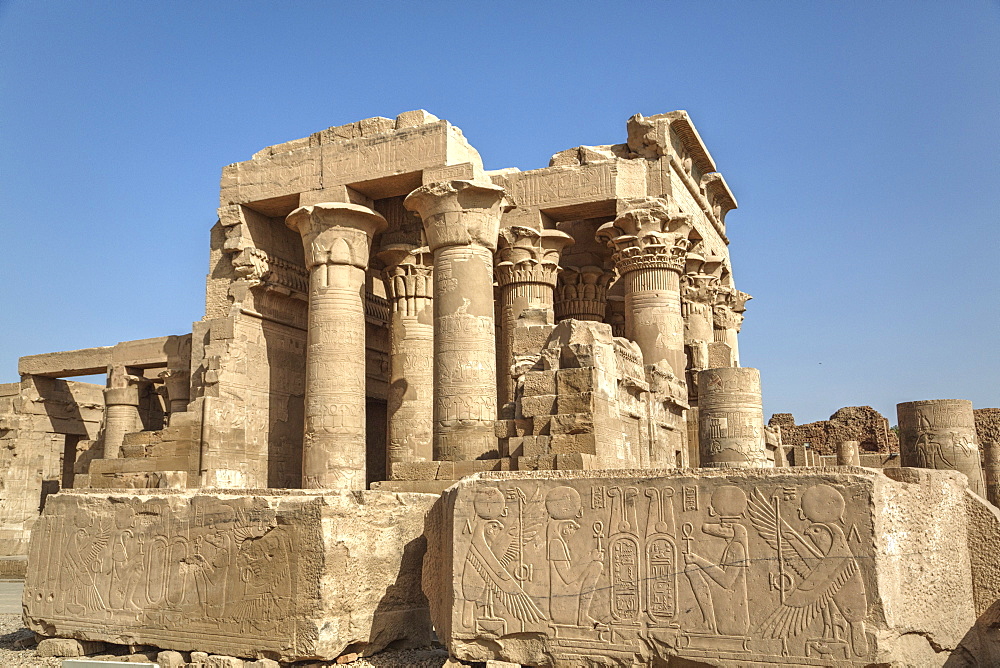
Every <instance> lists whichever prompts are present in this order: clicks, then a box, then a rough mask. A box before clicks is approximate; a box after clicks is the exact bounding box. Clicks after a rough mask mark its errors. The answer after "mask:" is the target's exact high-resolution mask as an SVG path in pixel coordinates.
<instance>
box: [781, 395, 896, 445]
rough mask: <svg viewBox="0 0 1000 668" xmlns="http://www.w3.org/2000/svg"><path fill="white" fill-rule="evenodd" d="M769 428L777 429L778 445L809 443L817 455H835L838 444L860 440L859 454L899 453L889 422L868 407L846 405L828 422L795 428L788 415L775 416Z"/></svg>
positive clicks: (792, 418) (894, 434) (791, 417)
mask: <svg viewBox="0 0 1000 668" xmlns="http://www.w3.org/2000/svg"><path fill="white" fill-rule="evenodd" d="M768 426H770V427H776V426H778V427H781V442H782V444H783V445H784V446H785V447H786V448H787V447H789V446H796V445H804V444H805V443H809V444H810V445H811V447H812V450H813V451H815V452H817V453H818V454H821V455H835V454H836V453H837V443H838V442H840V441H860V443H861V450H862V452H881V453H887V454H888V453H892V452H899V438H898V437H897V436H896V433H895V432H894V431H892V429H891V428H890V427H889V421H888V420H887V419H886V418H885V417H883V415H882V414H881V413H879V412H878V411H877V410H875V409H874V408H872V407H871V406H847V407H845V408H841V409H840V410H838V411H837V412H836V413H834V414H833V415H831V416H830V419H829V420H821V421H819V422H809V423H807V424H802V425H796V424H795V418H794V417H793V416H792V414H791V413H775V414H773V415H772V416H771V419H770V420H769V421H768Z"/></svg>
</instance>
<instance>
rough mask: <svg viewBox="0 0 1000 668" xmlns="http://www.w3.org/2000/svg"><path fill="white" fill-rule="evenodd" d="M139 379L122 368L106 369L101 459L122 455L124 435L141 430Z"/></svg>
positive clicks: (115, 457)
mask: <svg viewBox="0 0 1000 668" xmlns="http://www.w3.org/2000/svg"><path fill="white" fill-rule="evenodd" d="M138 383H139V377H138V376H133V375H131V374H129V373H128V372H127V371H126V370H125V368H124V367H120V366H112V367H108V386H107V387H106V388H105V389H104V458H105V459H117V458H118V457H120V456H121V449H122V444H123V443H124V442H125V434H128V433H131V432H133V431H136V430H139V429H142V427H141V425H140V424H139V385H138Z"/></svg>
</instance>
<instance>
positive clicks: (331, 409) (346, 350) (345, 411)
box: [286, 202, 386, 489]
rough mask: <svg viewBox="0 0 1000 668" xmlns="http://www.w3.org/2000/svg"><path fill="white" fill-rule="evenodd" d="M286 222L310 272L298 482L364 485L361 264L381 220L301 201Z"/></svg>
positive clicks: (352, 208)
mask: <svg viewBox="0 0 1000 668" xmlns="http://www.w3.org/2000/svg"><path fill="white" fill-rule="evenodd" d="M286 222H287V224H288V226H289V227H290V228H292V229H293V230H296V231H298V232H299V234H301V235H302V244H303V247H304V249H305V257H306V268H307V269H308V271H309V319H308V339H307V340H308V343H307V347H306V390H305V433H304V435H303V445H302V486H303V487H306V488H316V489H364V488H365V486H366V467H365V465H366V443H365V436H366V433H365V432H366V430H365V309H364V289H365V287H364V286H365V269H366V267H367V266H368V255H369V250H370V246H371V240H372V237H373V236H374V235H375V234H376V233H378V232H380V231H381V230H383V229H385V227H386V222H385V219H384V218H383V217H382V216H380V215H379V214H377V213H375V212H374V211H372V210H371V209H368V208H366V207H363V206H360V205H357V204H344V203H337V202H332V203H323V204H316V205H313V206H304V207H300V208H298V209H296V210H295V211H293V212H292V213H290V214H289V215H288V218H287V220H286Z"/></svg>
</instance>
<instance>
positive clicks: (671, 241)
mask: <svg viewBox="0 0 1000 668" xmlns="http://www.w3.org/2000/svg"><path fill="white" fill-rule="evenodd" d="M690 230H691V220H690V216H686V215H681V214H676V213H672V212H671V211H670V209H669V208H668V206H667V202H666V200H663V199H661V198H655V197H644V198H639V199H636V200H630V201H629V202H628V203H627V208H626V209H625V212H624V213H622V214H620V215H619V216H618V218H616V219H615V221H614V222H613V223H606V224H604V225H602V226H601V227H600V229H598V231H597V234H598V237H599V238H602V239H605V240H606V241H608V243H609V245H611V246H612V247H613V248H614V249H615V253H614V255H613V258H614V261H615V264H616V266H617V268H618V273H619V274H621V276H622V280H623V281H624V282H625V335H626V336H627V337H628V338H630V339H632V340H633V341H635V342H636V343H637V344H638V345H639V348H640V350H642V356H643V363H644V364H646V365H652V364H656V363H658V362H666V363H667V364H669V365H670V369H671V370H672V371H673V373H674V375H675V376H677V377H678V378H684V370H685V368H686V367H687V364H686V362H685V360H686V358H685V355H684V320H683V317H682V316H681V299H680V274H681V272H682V271H683V270H684V260H685V253H686V252H687V249H688V246H689V245H690V241H689V239H688V233H689V232H690Z"/></svg>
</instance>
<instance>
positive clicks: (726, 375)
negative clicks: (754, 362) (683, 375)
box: [697, 367, 774, 467]
mask: <svg viewBox="0 0 1000 668" xmlns="http://www.w3.org/2000/svg"><path fill="white" fill-rule="evenodd" d="M697 381H698V397H699V398H698V423H699V437H700V438H699V441H700V443H701V465H702V466H707V467H727V466H728V467H752V466H764V467H771V466H774V459H773V458H771V457H768V455H767V444H766V441H765V437H764V413H763V408H762V406H761V395H760V372H759V371H758V370H757V369H751V368H748V367H744V368H732V367H725V368H719V369H707V370H705V371H700V372H698V376H697Z"/></svg>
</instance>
